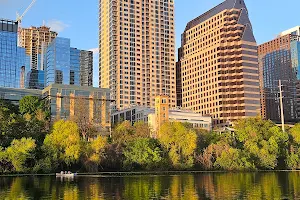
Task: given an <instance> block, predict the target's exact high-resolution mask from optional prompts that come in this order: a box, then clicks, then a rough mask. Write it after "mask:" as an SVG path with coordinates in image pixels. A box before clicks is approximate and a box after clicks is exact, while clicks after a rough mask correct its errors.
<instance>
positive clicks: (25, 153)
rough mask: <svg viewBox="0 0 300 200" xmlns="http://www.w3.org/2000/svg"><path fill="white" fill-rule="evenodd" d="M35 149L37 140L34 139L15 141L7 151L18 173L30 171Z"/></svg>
mask: <svg viewBox="0 0 300 200" xmlns="http://www.w3.org/2000/svg"><path fill="white" fill-rule="evenodd" d="M35 148H36V144H35V140H33V139H32V138H28V139H27V138H22V139H21V140H13V142H12V143H11V146H9V147H8V148H7V149H6V153H7V157H8V159H9V161H10V162H11V163H12V165H13V167H14V170H15V171H16V172H27V171H28V170H30V168H29V167H28V165H29V166H30V163H32V162H34V151H35ZM32 166H33V165H32V164H31V167H32Z"/></svg>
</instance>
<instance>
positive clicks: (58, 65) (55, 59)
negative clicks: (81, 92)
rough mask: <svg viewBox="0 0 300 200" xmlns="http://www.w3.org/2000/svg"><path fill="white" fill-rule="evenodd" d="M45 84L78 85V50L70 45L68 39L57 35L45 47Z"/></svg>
mask: <svg viewBox="0 0 300 200" xmlns="http://www.w3.org/2000/svg"><path fill="white" fill-rule="evenodd" d="M46 57H47V58H46V60H47V64H46V69H45V85H46V86H49V85H51V84H53V83H56V84H64V85H77V86H79V85H80V50H78V49H76V48H71V47H70V39H67V38H60V37H57V38H55V39H54V40H53V42H52V43H51V44H50V45H49V46H48V48H47V56H46Z"/></svg>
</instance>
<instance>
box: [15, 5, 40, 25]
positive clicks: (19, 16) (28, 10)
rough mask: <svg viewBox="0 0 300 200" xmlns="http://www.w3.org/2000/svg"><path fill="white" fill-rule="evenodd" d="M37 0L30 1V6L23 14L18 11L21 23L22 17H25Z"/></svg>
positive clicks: (18, 19) (18, 18)
mask: <svg viewBox="0 0 300 200" xmlns="http://www.w3.org/2000/svg"><path fill="white" fill-rule="evenodd" d="M36 1H37V0H32V2H31V3H30V5H29V6H28V8H26V10H25V11H24V12H23V14H22V15H20V14H19V13H18V12H17V20H16V21H17V22H19V23H21V22H22V19H23V17H24V16H25V15H26V13H27V12H28V11H29V10H30V8H31V7H32V6H33V5H34V4H35V2H36Z"/></svg>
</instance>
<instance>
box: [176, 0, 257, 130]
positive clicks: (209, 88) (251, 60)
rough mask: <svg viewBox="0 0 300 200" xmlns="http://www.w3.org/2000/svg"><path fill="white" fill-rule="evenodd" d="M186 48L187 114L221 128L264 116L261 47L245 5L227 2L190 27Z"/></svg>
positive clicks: (184, 96)
mask: <svg viewBox="0 0 300 200" xmlns="http://www.w3.org/2000/svg"><path fill="white" fill-rule="evenodd" d="M181 48H182V49H181V51H180V52H181V53H180V54H179V62H180V64H178V65H177V66H178V67H180V68H181V82H182V88H181V91H177V94H179V93H180V92H181V93H182V107H183V108H185V109H191V110H193V111H195V112H198V113H200V114H202V115H203V116H206V115H209V116H212V117H213V119H214V125H218V126H224V125H225V126H226V125H228V124H230V123H231V122H232V121H235V120H238V119H241V118H246V117H254V116H257V115H258V114H259V113H260V94H259V71H258V55H257V44H256V40H255V38H254V35H253V30H252V26H251V22H250V20H249V16H248V10H247V8H246V5H245V2H244V0H226V1H224V2H223V3H221V4H219V5H218V6H216V7H214V8H212V9H211V10H209V11H207V12H206V13H204V14H202V15H200V16H199V17H197V18H196V19H194V20H192V21H190V22H189V23H188V24H187V26H186V29H185V31H184V33H183V34H182V41H181ZM178 71H179V70H178Z"/></svg>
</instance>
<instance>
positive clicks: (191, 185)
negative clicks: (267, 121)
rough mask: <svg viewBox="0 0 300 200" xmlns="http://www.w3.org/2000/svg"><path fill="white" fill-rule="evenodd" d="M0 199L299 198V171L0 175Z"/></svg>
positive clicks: (192, 199)
mask: <svg viewBox="0 0 300 200" xmlns="http://www.w3.org/2000/svg"><path fill="white" fill-rule="evenodd" d="M0 199H1V200H2V199H66V200H77V199H100V200H101V199H117V200H121V199H128V200H137V199H138V200H146V199H171V200H176V199H185V200H197V199H222V200H225V199H268V200H269V199H300V172H259V173H197V174H188V173H187V174H183V175H155V176H154V175H133V176H121V177H120V176H119V177H103V176H79V177H77V178H75V179H74V180H61V179H56V178H55V177H53V176H52V177H51V176H38V177H32V176H31V177H30V176H29V177H0Z"/></svg>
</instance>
